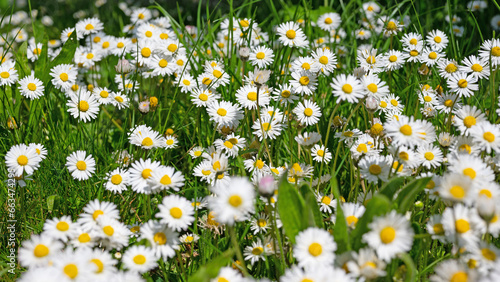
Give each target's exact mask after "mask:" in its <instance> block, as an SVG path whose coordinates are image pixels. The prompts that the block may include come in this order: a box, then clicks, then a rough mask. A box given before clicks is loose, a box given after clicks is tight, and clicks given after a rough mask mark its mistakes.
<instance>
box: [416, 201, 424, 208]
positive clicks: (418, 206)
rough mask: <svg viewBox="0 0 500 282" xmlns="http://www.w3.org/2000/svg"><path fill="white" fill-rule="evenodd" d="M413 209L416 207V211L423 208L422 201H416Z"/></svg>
mask: <svg viewBox="0 0 500 282" xmlns="http://www.w3.org/2000/svg"><path fill="white" fill-rule="evenodd" d="M415 207H416V208H417V209H421V208H423V207H424V203H422V201H416V202H415Z"/></svg>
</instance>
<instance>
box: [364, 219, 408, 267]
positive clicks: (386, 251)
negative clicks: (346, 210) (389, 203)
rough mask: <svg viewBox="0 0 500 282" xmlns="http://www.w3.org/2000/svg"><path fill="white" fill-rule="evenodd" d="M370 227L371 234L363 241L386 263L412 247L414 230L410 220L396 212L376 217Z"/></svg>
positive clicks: (367, 234) (365, 236)
mask: <svg viewBox="0 0 500 282" xmlns="http://www.w3.org/2000/svg"><path fill="white" fill-rule="evenodd" d="M368 227H369V228H370V232H368V233H365V234H364V235H363V241H364V242H366V243H367V244H368V246H370V247H371V248H373V249H374V250H375V251H376V253H377V255H378V257H379V258H380V259H382V260H384V261H386V262H389V261H390V260H391V259H392V258H394V257H395V256H396V254H398V253H402V252H407V251H409V250H410V249H411V247H412V244H413V229H412V228H411V226H410V223H409V222H408V220H407V219H406V218H405V217H404V216H402V215H399V214H398V213H397V212H396V211H395V210H393V211H391V212H390V213H389V214H387V215H385V216H380V217H375V218H374V219H373V221H372V222H371V223H370V224H368Z"/></svg>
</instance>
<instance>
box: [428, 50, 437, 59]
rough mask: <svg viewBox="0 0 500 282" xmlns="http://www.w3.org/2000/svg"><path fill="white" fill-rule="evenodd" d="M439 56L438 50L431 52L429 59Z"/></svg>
mask: <svg viewBox="0 0 500 282" xmlns="http://www.w3.org/2000/svg"><path fill="white" fill-rule="evenodd" d="M436 58H437V53H436V52H430V53H429V59H431V60H435V59H436Z"/></svg>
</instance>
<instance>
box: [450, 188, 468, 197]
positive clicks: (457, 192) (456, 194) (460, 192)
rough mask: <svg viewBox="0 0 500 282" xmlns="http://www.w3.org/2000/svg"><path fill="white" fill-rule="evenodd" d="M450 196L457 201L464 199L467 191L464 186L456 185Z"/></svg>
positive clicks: (451, 189)
mask: <svg viewBox="0 0 500 282" xmlns="http://www.w3.org/2000/svg"><path fill="white" fill-rule="evenodd" d="M450 194H451V195H452V196H453V197H455V198H457V199H462V198H463V197H464V196H465V190H464V188H463V187H462V186H460V185H455V186H452V187H451V188H450Z"/></svg>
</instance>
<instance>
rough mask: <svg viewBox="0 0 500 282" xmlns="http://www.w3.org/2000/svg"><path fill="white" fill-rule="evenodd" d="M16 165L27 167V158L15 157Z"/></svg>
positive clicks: (23, 156) (22, 156)
mask: <svg viewBox="0 0 500 282" xmlns="http://www.w3.org/2000/svg"><path fill="white" fill-rule="evenodd" d="M17 163H18V164H19V165H20V166H25V165H27V164H28V157H26V156H25V155H20V156H19V157H17Z"/></svg>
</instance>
